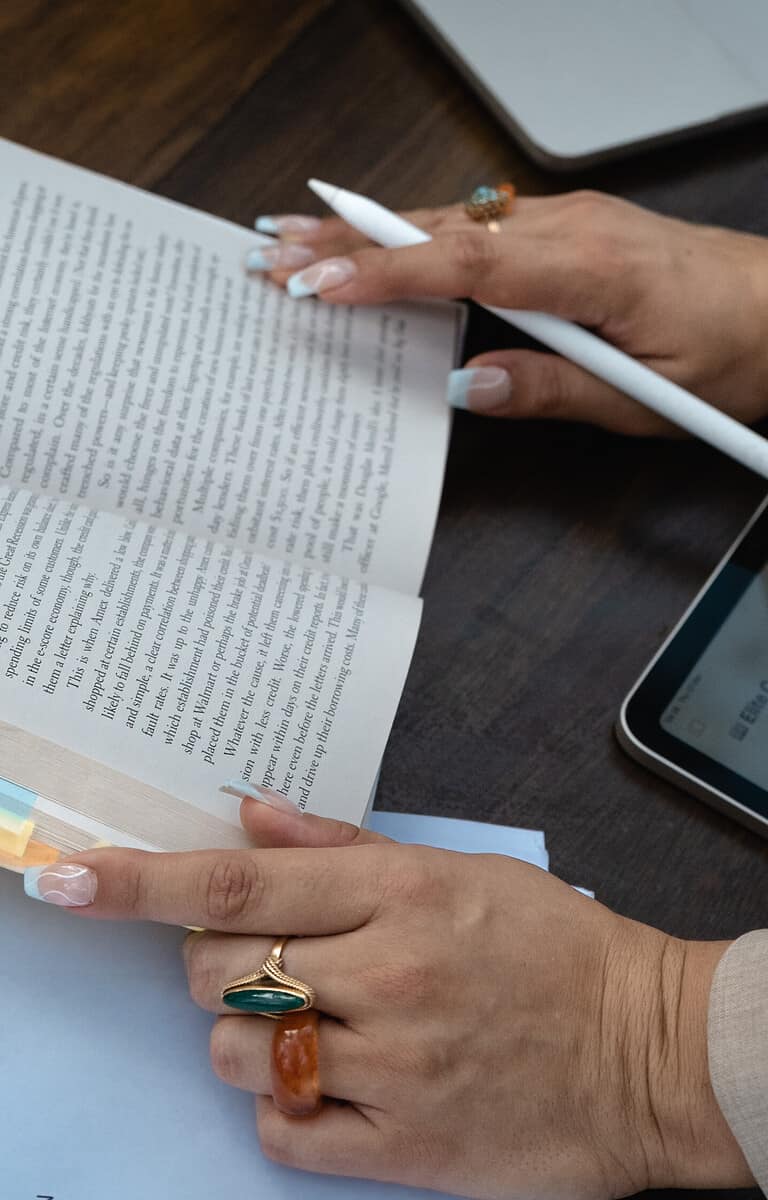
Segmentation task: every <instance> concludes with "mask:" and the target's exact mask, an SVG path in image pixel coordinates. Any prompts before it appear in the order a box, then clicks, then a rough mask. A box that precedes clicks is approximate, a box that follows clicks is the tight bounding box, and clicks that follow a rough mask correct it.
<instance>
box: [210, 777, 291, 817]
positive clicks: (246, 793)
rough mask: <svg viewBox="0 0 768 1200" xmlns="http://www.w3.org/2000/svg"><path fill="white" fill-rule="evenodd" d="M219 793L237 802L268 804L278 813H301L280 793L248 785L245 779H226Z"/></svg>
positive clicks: (267, 788) (253, 784) (268, 788)
mask: <svg viewBox="0 0 768 1200" xmlns="http://www.w3.org/2000/svg"><path fill="white" fill-rule="evenodd" d="M219 791H221V792H226V793H227V795H228V796H237V798H238V800H246V799H248V800H259V801H260V802H261V803H262V804H268V805H269V807H270V808H276V809H278V810H279V811H280V812H286V813H293V814H294V816H296V814H297V813H300V812H301V809H300V808H299V807H298V805H296V804H294V803H293V800H289V799H288V797H287V796H284V795H283V793H282V792H276V791H275V790H274V788H270V787H264V786H263V785H259V786H258V787H257V785H256V784H255V783H249V782H248V781H247V780H245V779H228V780H227V782H226V783H223V784H222V785H221V787H220V788H219Z"/></svg>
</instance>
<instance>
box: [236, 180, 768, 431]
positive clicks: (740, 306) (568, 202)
mask: <svg viewBox="0 0 768 1200" xmlns="http://www.w3.org/2000/svg"><path fill="white" fill-rule="evenodd" d="M407 216H408V218H409V219H410V220H412V221H413V223H414V224H416V225H419V226H421V227H422V228H423V229H425V230H427V231H428V232H429V233H431V234H432V237H433V240H432V241H431V242H427V243H424V244H422V245H418V246H410V247H407V248H405V249H401V250H385V249H379V248H373V247H371V246H370V244H366V243H365V241H364V239H363V238H361V237H360V235H358V234H357V233H356V232H354V231H353V230H351V229H350V228H349V226H347V225H345V224H344V223H343V222H342V221H340V220H339V219H338V218H331V219H329V220H326V221H318V220H316V219H314V218H296V217H289V218H271V219H270V220H271V221H272V227H273V228H274V229H275V231H276V232H277V233H278V234H279V237H280V240H279V242H278V243H276V244H275V246H273V247H268V248H266V249H264V247H260V248H259V250H258V251H255V252H254V254H253V255H252V256H251V257H250V259H249V266H250V268H251V269H265V270H271V272H272V276H273V278H274V279H275V280H276V281H277V282H279V283H285V282H286V281H288V280H289V277H290V276H291V272H292V271H295V270H296V268H298V267H302V268H303V270H301V271H300V272H299V273H298V274H294V275H293V279H294V281H295V280H298V283H297V282H292V283H291V289H292V290H294V291H295V292H297V294H302V295H306V294H309V293H319V294H320V295H321V296H322V298H323V300H327V301H329V302H330V303H333V304H361V303H362V304H370V303H374V302H375V303H379V302H383V301H388V300H402V299H409V298H412V297H419V296H425V295H430V296H441V297H455V296H467V297H470V298H471V299H473V300H477V301H479V302H480V303H482V304H492V305H498V306H503V307H507V308H523V309H534V310H540V311H544V312H548V313H553V314H555V315H557V316H561V317H565V318H567V319H568V320H571V321H575V322H577V323H578V324H580V325H585V326H587V327H588V328H590V329H592V330H594V331H595V332H596V333H598V334H599V335H600V336H601V337H603V338H605V339H606V340H607V341H608V342H611V343H613V344H614V345H616V346H618V347H620V349H622V350H624V351H626V353H628V354H630V355H632V357H634V358H637V359H639V360H640V361H641V362H643V363H646V364H647V365H648V366H649V367H652V368H653V369H654V370H655V371H658V372H659V373H660V374H662V375H666V376H667V377H668V378H669V379H672V380H674V381H675V382H676V383H679V384H681V385H682V386H684V387H686V388H688V389H690V390H691V391H693V392H694V393H696V395H698V396H700V397H701V398H702V399H704V400H707V401H709V402H710V403H711V404H714V405H716V406H717V407H719V408H722V409H723V410H725V411H726V412H728V413H730V414H731V415H733V416H734V417H737V418H738V419H739V420H741V421H744V422H752V421H755V420H757V419H759V418H760V417H762V416H764V415H766V414H767V413H768V353H766V346H767V345H768V240H766V239H764V238H759V237H752V236H748V235H745V234H739V233H732V232H729V231H727V230H723V229H715V228H711V227H708V226H702V225H691V224H687V223H686V222H683V221H677V220H672V219H670V218H668V217H661V216H658V215H656V214H655V213H652V212H648V211H646V210H645V209H642V208H638V207H637V206H635V205H633V204H628V203H626V202H625V201H623V200H618V199H614V198H612V197H609V196H605V195H602V194H600V193H594V192H573V193H570V194H565V195H560V196H552V197H545V198H539V199H534V198H529V197H521V198H520V199H518V201H517V203H516V205H515V208H514V210H513V211H512V213H511V214H510V216H509V217H506V218H504V219H503V220H502V221H501V222H500V232H499V233H497V234H493V233H490V232H489V231H488V230H487V229H486V228H485V227H484V226H483V225H478V224H476V223H475V222H473V221H471V220H470V219H469V217H467V215H466V214H465V213H464V211H463V208H462V207H461V206H459V205H454V206H452V207H449V208H445V209H432V210H425V211H422V212H417V213H412V214H407ZM307 264H311V265H307ZM467 368H468V369H467ZM450 395H451V397H452V400H453V402H454V403H456V404H457V405H458V406H460V407H469V408H470V409H472V410H473V411H475V412H482V413H487V414H489V415H493V416H504V417H559V418H565V419H568V420H584V421H591V422H594V423H595V424H598V425H603V426H605V427H606V428H608V429H613V430H618V431H621V432H624V433H631V434H658V433H672V432H679V431H676V430H675V429H674V428H673V427H672V426H670V425H668V424H667V423H665V422H664V421H663V419H662V418H661V417H659V416H657V415H656V414H655V413H652V412H650V411H649V410H648V409H646V408H644V407H642V406H641V405H639V404H637V403H636V402H635V401H634V400H631V399H630V398H629V397H627V396H625V395H623V393H621V392H618V391H616V390H615V389H614V388H612V387H611V386H609V385H608V384H606V383H604V382H602V381H601V380H598V379H596V378H595V377H594V376H592V375H590V374H589V373H588V372H586V371H584V370H583V369H582V368H580V367H577V366H575V365H574V364H573V363H570V362H567V361H565V360H564V359H561V358H559V357H557V356H556V355H552V354H542V353H536V352H534V351H530V350H500V351H498V352H490V353H487V354H481V355H478V356H477V357H476V358H474V359H472V360H470V362H469V363H467V364H466V368H465V370H464V371H462V372H454V373H453V376H452V379H451V383H450Z"/></svg>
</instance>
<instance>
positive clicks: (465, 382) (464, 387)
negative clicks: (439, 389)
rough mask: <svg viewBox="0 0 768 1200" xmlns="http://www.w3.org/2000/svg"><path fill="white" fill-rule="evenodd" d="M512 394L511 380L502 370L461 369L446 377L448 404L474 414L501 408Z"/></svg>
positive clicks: (485, 368)
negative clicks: (466, 409)
mask: <svg viewBox="0 0 768 1200" xmlns="http://www.w3.org/2000/svg"><path fill="white" fill-rule="evenodd" d="M511 394H512V380H511V379H510V377H509V372H508V371H505V370H504V369H503V368H502V367H463V368H462V369H461V370H459V371H451V373H450V375H449V376H448V403H449V404H450V405H451V406H452V407H453V408H468V409H470V410H471V411H472V412H476V413H493V412H496V411H497V410H498V409H500V408H503V407H504V405H505V404H506V403H507V401H508V400H509V397H510V396H511Z"/></svg>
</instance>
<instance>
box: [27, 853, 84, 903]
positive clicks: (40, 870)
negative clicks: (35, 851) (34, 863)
mask: <svg viewBox="0 0 768 1200" xmlns="http://www.w3.org/2000/svg"><path fill="white" fill-rule="evenodd" d="M97 887H98V880H97V878H96V872H95V871H92V870H91V868H90V867H80V866H78V865H77V863H55V864H54V865H53V866H48V867H28V868H27V870H26V871H25V872H24V891H25V892H26V893H27V895H28V896H29V897H30V899H31V900H43V901H44V902H45V903H46V904H58V905H59V907H60V908H84V907H85V905H86V904H93V901H94V900H95V899H96V888H97Z"/></svg>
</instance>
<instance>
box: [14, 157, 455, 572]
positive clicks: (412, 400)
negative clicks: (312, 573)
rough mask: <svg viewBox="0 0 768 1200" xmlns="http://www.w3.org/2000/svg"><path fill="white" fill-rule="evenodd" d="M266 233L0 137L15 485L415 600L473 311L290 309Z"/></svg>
mask: <svg viewBox="0 0 768 1200" xmlns="http://www.w3.org/2000/svg"><path fill="white" fill-rule="evenodd" d="M260 236H261V235H258V234H254V233H253V232H251V231H248V230H246V229H242V228H240V227H238V226H235V225H232V224H230V223H228V222H225V221H222V220H218V219H216V218H213V217H209V216H207V215H205V214H202V213H198V212H195V211H194V210H192V209H189V208H185V207H183V206H182V205H179V204H175V203H172V202H171V201H167V200H162V199H159V198H158V197H154V196H150V195H148V194H147V193H144V192H141V191H139V190H137V189H135V188H131V187H127V186H126V185H124V184H119V183H115V182H113V181H111V180H108V179H105V178H104V177H102V176H98V175H95V174H92V173H90V172H87V171H83V170H80V169H78V168H75V167H71V166H69V165H67V164H65V163H60V162H57V161H56V160H55V159H51V158H47V157H45V156H43V155H39V154H36V153H33V152H32V151H29V150H26V149H24V148H22V147H19V146H15V145H13V144H12V143H10V142H6V141H2V140H0V364H1V367H0V371H1V374H0V427H2V429H3V431H4V432H5V434H6V436H5V437H4V439H3V445H2V447H1V448H0V480H1V481H6V482H8V483H11V484H13V485H15V486H17V487H26V488H28V489H30V490H33V491H38V492H44V493H45V494H46V495H50V496H56V497H66V498H71V499H72V500H76V501H78V502H81V503H87V504H90V505H92V506H94V507H97V508H98V509H100V510H102V511H111V512H115V513H121V514H123V515H125V516H126V517H129V518H131V519H143V520H150V521H157V522H159V523H161V524H163V525H166V526H168V527H173V528H175V529H180V530H183V531H184V532H186V533H190V534H196V535H199V536H202V537H213V538H215V539H216V540H217V541H223V542H228V543H229V544H231V545H236V546H239V547H241V548H242V549H248V550H252V551H254V552H256V553H261V554H270V555H276V556H278V557H280V558H287V559H290V560H291V561H292V562H296V563H299V564H302V565H305V566H308V567H311V568H312V569H314V570H322V571H333V572H335V573H337V574H342V575H347V576H350V577H353V578H356V579H360V580H365V581H368V582H373V583H378V584H383V585H385V586H388V587H392V588H397V589H400V590H403V591H408V592H412V593H417V592H418V590H419V587H420V582H421V578H422V574H423V571H424V568H425V565H426V559H427V554H428V551H429V544H430V541H431V537H432V531H433V527H434V522H435V518H436V514H437V507H438V502H439V496H440V490H441V486H442V476H443V469H444V465H445V455H446V447H447V439H448V432H449V421H450V417H449V410H448V408H447V406H446V403H445V381H446V375H447V373H448V371H449V370H450V369H451V367H452V365H453V360H454V343H455V338H456V333H457V319H458V316H457V314H458V311H459V310H458V309H457V307H456V306H452V305H443V304H422V305H412V306H404V307H396V306H388V307H386V308H357V309H352V308H336V307H331V306H329V305H324V304H323V303H322V302H320V301H316V300H303V301H296V300H291V299H290V298H289V297H287V295H286V293H285V292H284V291H283V290H282V289H280V288H278V287H276V286H275V285H273V284H271V283H270V282H269V281H268V280H265V279H263V278H261V277H250V278H249V277H247V276H246V274H245V272H244V268H243V261H244V258H245V255H246V253H247V251H248V250H249V249H250V248H252V246H253V244H254V242H255V241H257V240H259V238H260ZM262 240H263V239H262Z"/></svg>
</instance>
